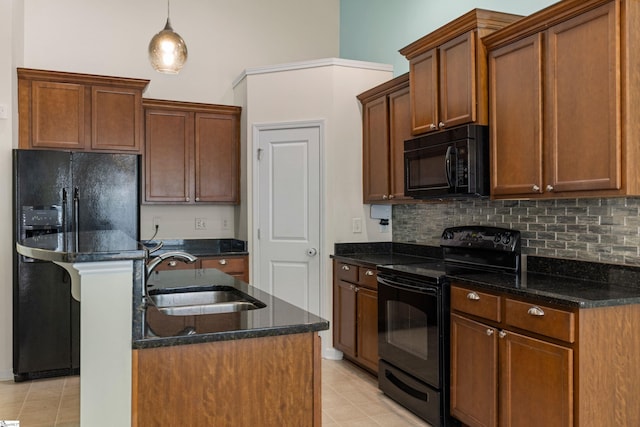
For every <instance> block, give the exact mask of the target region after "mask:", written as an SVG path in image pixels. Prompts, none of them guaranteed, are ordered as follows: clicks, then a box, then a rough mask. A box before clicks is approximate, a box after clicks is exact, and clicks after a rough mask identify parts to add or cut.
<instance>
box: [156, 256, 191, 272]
mask: <svg viewBox="0 0 640 427" xmlns="http://www.w3.org/2000/svg"><path fill="white" fill-rule="evenodd" d="M197 265H198V263H197V261H196V262H192V263H191V264H188V263H186V262H184V261H181V260H179V259H171V258H169V259H165V260H164V261H162V262H161V263H160V265H158V266H157V267H156V268H155V269H154V271H168V270H194V269H195V268H197Z"/></svg>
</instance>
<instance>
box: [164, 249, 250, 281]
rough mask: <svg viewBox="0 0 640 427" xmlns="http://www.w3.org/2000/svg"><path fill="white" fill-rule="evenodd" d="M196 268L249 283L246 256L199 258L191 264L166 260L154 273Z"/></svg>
mask: <svg viewBox="0 0 640 427" xmlns="http://www.w3.org/2000/svg"><path fill="white" fill-rule="evenodd" d="M198 268H216V269H218V270H220V271H222V272H224V273H227V274H228V275H230V276H233V277H236V278H238V279H240V280H242V281H243V282H246V283H248V282H249V257H248V256H247V255H231V256H226V255H222V256H207V257H200V258H198V260H197V261H196V262H194V263H191V264H188V263H186V262H183V261H181V260H176V259H166V260H164V261H163V262H162V263H161V264H160V265H158V266H157V267H156V268H155V269H154V271H168V270H195V269H198Z"/></svg>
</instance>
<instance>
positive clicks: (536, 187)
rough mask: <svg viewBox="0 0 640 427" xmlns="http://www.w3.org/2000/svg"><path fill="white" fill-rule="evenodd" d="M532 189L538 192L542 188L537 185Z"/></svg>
mask: <svg viewBox="0 0 640 427" xmlns="http://www.w3.org/2000/svg"><path fill="white" fill-rule="evenodd" d="M531 189H532V190H533V191H536V192H538V191H540V187H538V186H537V185H536V184H533V187H531Z"/></svg>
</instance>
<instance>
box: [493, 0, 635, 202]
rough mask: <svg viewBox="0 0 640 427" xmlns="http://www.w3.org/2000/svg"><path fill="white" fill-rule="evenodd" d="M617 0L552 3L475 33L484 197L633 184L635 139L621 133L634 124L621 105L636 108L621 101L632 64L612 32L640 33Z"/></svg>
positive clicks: (630, 83) (615, 191) (627, 188)
mask: <svg viewBox="0 0 640 427" xmlns="http://www.w3.org/2000/svg"><path fill="white" fill-rule="evenodd" d="M626 7H627V3H626V2H619V1H584V2H577V1H566V2H560V3H558V4H556V5H553V6H551V7H549V8H547V9H543V10H542V11H540V12H538V13H537V14H534V15H532V16H530V17H527V18H525V19H523V20H522V21H520V22H517V23H515V24H514V25H512V26H511V27H508V28H505V29H504V30H502V31H498V32H495V33H493V34H491V35H490V36H487V37H485V38H484V39H483V41H484V42H485V44H486V45H487V48H488V50H489V64H490V65H489V73H490V86H491V96H490V111H491V126H490V133H491V153H492V159H491V161H492V165H491V177H492V191H491V194H492V196H493V197H496V198H509V197H532V198H553V197H580V196H615V195H633V194H639V193H640V186H639V185H638V176H637V175H638V174H637V173H635V172H634V170H633V168H635V165H636V164H637V159H638V153H637V150H635V149H634V148H633V146H634V144H635V141H636V140H635V139H629V138H630V137H632V136H635V137H637V136H638V130H636V129H635V128H637V126H634V125H633V124H632V123H625V122H624V121H623V120H622V119H623V118H624V117H629V118H631V117H633V114H625V110H626V111H629V112H634V113H638V111H636V110H637V108H638V107H637V106H635V105H632V104H633V103H631V102H628V99H631V98H633V97H634V96H633V94H635V93H636V92H637V90H638V86H637V85H636V84H635V80H633V79H631V80H628V79H626V78H625V76H626V75H629V73H630V72H632V73H634V74H635V73H636V71H635V70H633V71H631V68H629V61H626V60H625V59H624V58H623V53H624V52H625V51H624V50H623V49H622V47H621V40H629V43H631V42H630V40H632V36H633V37H635V39H637V40H636V42H638V41H640V39H639V37H640V36H638V35H637V34H636V33H637V32H636V31H631V30H630V29H629V27H628V26H627V25H623V24H622V20H623V19H631V16H634V13H631V12H632V11H633V10H634V9H633V8H629V10H627V9H626ZM635 15H637V12H635ZM636 18H637V16H636ZM625 31H628V34H627V33H625ZM523 36H526V37H523ZM633 61H636V62H637V60H636V59H634V60H633ZM633 61H631V62H633ZM636 65H637V64H636ZM625 101H627V104H624V102H625ZM629 121H631V120H629ZM625 135H626V138H625V140H623V137H625ZM625 143H626V144H625Z"/></svg>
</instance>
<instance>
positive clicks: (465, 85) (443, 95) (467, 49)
mask: <svg viewBox="0 0 640 427" xmlns="http://www.w3.org/2000/svg"><path fill="white" fill-rule="evenodd" d="M475 44H476V33H475V32H474V31H470V32H468V33H465V34H463V35H461V36H458V37H456V38H455V39H453V40H450V41H448V42H447V43H445V44H443V45H442V46H440V48H439V54H440V58H439V64H440V67H439V78H440V82H439V83H440V84H439V87H440V93H439V100H440V104H439V106H440V114H439V122H438V127H439V128H444V127H447V128H448V127H452V126H456V125H460V124H464V123H470V122H474V121H475V120H476V55H475V52H476V46H475Z"/></svg>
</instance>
